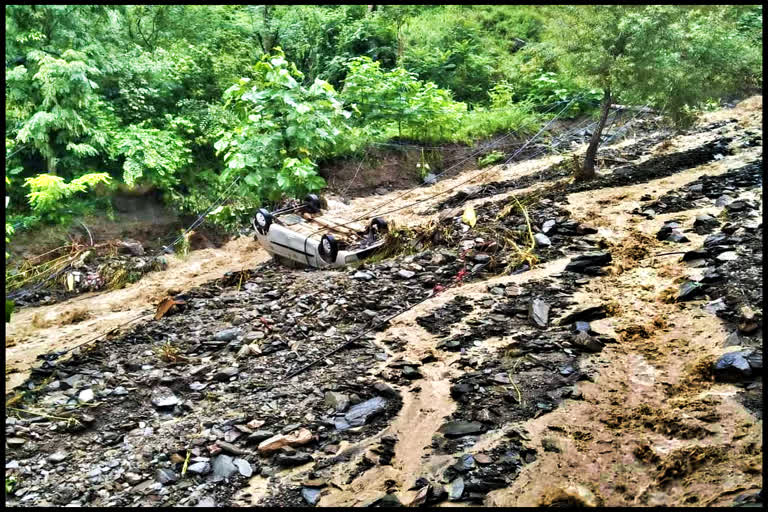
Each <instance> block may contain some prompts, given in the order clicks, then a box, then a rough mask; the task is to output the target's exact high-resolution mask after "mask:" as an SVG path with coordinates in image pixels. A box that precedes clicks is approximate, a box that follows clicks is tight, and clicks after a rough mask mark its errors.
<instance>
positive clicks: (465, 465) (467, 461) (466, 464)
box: [451, 453, 475, 473]
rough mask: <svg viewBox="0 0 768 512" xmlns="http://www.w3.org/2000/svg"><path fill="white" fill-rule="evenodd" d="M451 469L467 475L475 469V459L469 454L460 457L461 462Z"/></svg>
mask: <svg viewBox="0 0 768 512" xmlns="http://www.w3.org/2000/svg"><path fill="white" fill-rule="evenodd" d="M451 467H452V468H453V469H455V470H456V471H458V472H459V473H466V472H467V471H469V470H471V469H472V468H474V467H475V458H474V457H473V456H472V455H470V454H468V453H467V454H465V455H462V456H461V457H459V460H458V461H456V463H455V464H454V465H453V466H451Z"/></svg>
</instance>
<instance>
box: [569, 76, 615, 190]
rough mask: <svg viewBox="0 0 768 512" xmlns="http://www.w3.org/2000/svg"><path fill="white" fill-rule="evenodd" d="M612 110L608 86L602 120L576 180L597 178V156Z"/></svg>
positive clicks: (605, 91)
mask: <svg viewBox="0 0 768 512" xmlns="http://www.w3.org/2000/svg"><path fill="white" fill-rule="evenodd" d="M610 110H611V90H610V89H609V88H606V89H605V90H604V95H603V106H602V110H601V111H600V121H599V122H598V123H597V128H595V132H594V133H593V134H592V139H590V141H589V147H588V148H587V153H586V154H585V155H584V165H583V166H582V167H581V169H579V171H578V172H577V173H576V176H575V178H576V181H589V180H592V179H594V178H595V157H597V147H598V146H599V145H600V136H601V135H602V133H603V128H605V121H606V120H607V119H608V112H609V111H610Z"/></svg>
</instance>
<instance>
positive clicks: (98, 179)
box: [24, 173, 111, 213]
mask: <svg viewBox="0 0 768 512" xmlns="http://www.w3.org/2000/svg"><path fill="white" fill-rule="evenodd" d="M110 180H111V178H110V176H109V174H107V173H93V174H84V175H82V176H80V177H79V178H77V179H74V180H72V181H71V182H69V183H66V182H65V181H64V178H62V177H61V176H53V175H51V174H39V175H37V176H35V177H34V178H27V179H26V180H24V186H26V187H29V189H30V192H29V194H27V197H28V198H29V204H30V205H31V206H32V209H33V210H35V211H37V212H40V213H47V212H55V211H58V210H60V209H62V208H63V207H64V204H65V203H63V202H62V201H63V200H64V199H68V198H69V197H71V196H73V195H74V194H76V193H78V192H85V191H86V190H88V188H89V187H91V188H92V187H94V186H96V185H97V184H99V183H104V184H109V182H110Z"/></svg>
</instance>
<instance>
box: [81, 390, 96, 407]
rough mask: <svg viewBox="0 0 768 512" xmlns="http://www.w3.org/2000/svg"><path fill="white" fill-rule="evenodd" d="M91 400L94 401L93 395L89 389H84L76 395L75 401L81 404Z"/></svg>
mask: <svg viewBox="0 0 768 512" xmlns="http://www.w3.org/2000/svg"><path fill="white" fill-rule="evenodd" d="M93 399H94V394H93V390H92V389H91V388H87V389H84V390H82V391H81V392H80V393H79V394H78V395H77V401H78V402H80V403H81V404H83V403H87V402H90V401H92V400H93Z"/></svg>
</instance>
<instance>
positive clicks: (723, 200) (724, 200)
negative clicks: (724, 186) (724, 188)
mask: <svg viewBox="0 0 768 512" xmlns="http://www.w3.org/2000/svg"><path fill="white" fill-rule="evenodd" d="M732 202H733V198H732V197H731V196H729V195H725V194H723V195H722V196H720V197H718V198H717V200H716V201H715V206H720V207H722V206H728V205H729V204H731V203H732Z"/></svg>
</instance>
